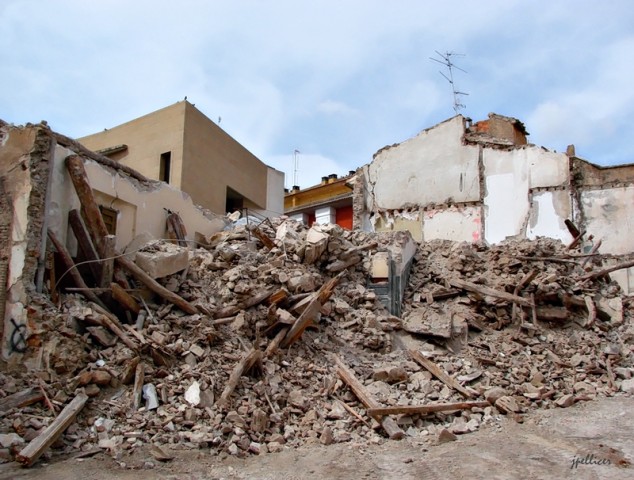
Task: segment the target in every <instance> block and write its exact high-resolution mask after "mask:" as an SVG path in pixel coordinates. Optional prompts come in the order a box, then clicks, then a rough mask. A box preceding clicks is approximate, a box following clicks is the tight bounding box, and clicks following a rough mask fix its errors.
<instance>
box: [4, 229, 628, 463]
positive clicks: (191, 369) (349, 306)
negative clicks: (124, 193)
mask: <svg viewBox="0 0 634 480" xmlns="http://www.w3.org/2000/svg"><path fill="white" fill-rule="evenodd" d="M252 227H253V226H250V227H249V228H247V227H246V226H241V227H236V228H235V229H233V230H228V231H223V232H221V233H218V234H215V235H213V236H212V237H211V238H206V239H205V244H204V245H203V244H197V245H193V246H190V247H182V246H178V245H175V244H173V243H168V242H164V241H151V242H150V243H148V244H146V245H145V246H144V247H143V248H142V249H141V251H142V252H145V254H143V255H142V256H143V257H144V259H145V260H146V261H148V260H149V261H151V259H152V255H153V254H154V255H156V256H157V257H159V256H161V257H165V258H168V257H170V256H172V255H174V254H178V253H179V252H187V251H188V250H189V251H188V255H189V262H188V264H187V266H186V268H185V269H183V270H179V271H177V272H176V273H173V274H171V275H167V276H163V277H160V278H157V281H158V282H159V283H160V284H161V285H163V286H164V287H165V288H167V289H168V290H169V291H171V292H174V293H176V294H177V295H179V296H180V297H182V298H183V299H184V300H186V301H187V302H189V303H190V304H192V305H194V306H195V308H196V309H197V310H198V312H199V313H197V314H186V313H184V312H183V311H181V310H180V309H178V308H177V307H176V306H174V305H173V304H171V303H168V302H166V301H164V300H163V299H161V298H160V297H158V296H156V295H152V293H151V292H149V291H148V290H147V289H146V288H145V287H143V285H141V284H140V283H138V282H134V281H132V282H131V283H132V284H131V285H130V288H129V289H128V291H129V293H130V296H131V297H133V299H134V300H135V302H136V303H137V304H138V308H139V312H140V313H139V314H138V315H132V314H130V311H128V313H127V314H126V313H121V312H119V315H118V316H119V320H120V324H119V325H118V326H117V319H116V318H114V320H113V319H110V323H108V319H109V317H108V315H106V313H107V312H106V313H104V312H103V311H102V310H101V309H100V307H98V306H96V305H95V304H94V303H91V302H89V301H87V300H86V299H85V298H84V297H83V296H82V295H81V294H80V293H77V292H72V293H69V292H63V291H61V292H60V295H59V299H58V300H57V303H54V302H53V301H52V300H51V297H50V296H49V295H48V294H46V295H41V296H39V297H36V299H35V302H34V303H32V304H31V305H30V321H31V323H33V324H35V325H38V329H37V331H35V332H33V335H32V336H31V337H30V338H29V339H28V345H29V348H28V350H27V353H26V354H25V355H24V358H23V359H22V362H23V363H24V364H25V365H26V366H27V368H26V369H25V368H23V366H22V365H21V366H20V368H8V370H7V371H5V372H3V373H2V374H1V376H0V413H1V415H0V458H1V459H2V461H12V460H14V459H15V457H16V455H18V453H19V452H20V451H22V450H23V449H24V447H25V445H26V444H28V443H29V442H31V441H32V440H33V439H36V438H37V437H38V435H40V434H42V432H43V431H44V429H45V428H46V426H47V425H49V424H51V423H52V422H53V420H54V419H55V417H56V416H57V415H58V414H59V413H60V412H61V411H62V409H63V408H64V407H65V406H67V405H68V404H69V403H70V402H71V401H73V399H75V398H76V397H77V396H80V395H81V396H83V395H84V394H85V395H87V396H88V397H89V399H88V401H87V403H86V405H85V406H84V407H83V409H82V410H81V411H79V412H78V413H77V414H76V417H75V421H74V422H73V423H72V424H71V425H70V427H68V429H67V430H66V431H65V432H64V433H63V434H61V435H60V436H59V438H57V439H56V441H55V442H54V443H53V444H52V446H51V448H50V449H48V450H46V451H45V452H43V458H46V457H50V456H51V455H58V454H61V455H70V454H75V455H76V454H79V455H85V456H88V455H94V454H100V453H101V454H107V455H111V456H112V457H113V458H115V459H116V460H117V461H119V462H120V463H121V464H122V465H125V459H126V457H127V456H128V455H129V454H130V453H131V452H133V451H134V450H135V449H138V448H143V447H151V448H150V451H151V452H153V453H152V454H153V455H155V459H156V460H159V461H169V460H170V458H171V456H170V454H169V452H170V451H174V450H178V449H206V450H208V451H210V452H211V453H212V454H219V455H226V454H229V455H237V456H246V455H253V454H265V453H267V452H278V451H281V450H283V449H286V448H295V447H298V446H300V445H306V444H311V443H321V444H332V443H347V444H357V445H364V444H368V443H382V442H386V441H392V440H389V439H388V433H386V432H387V430H388V428H396V429H400V430H402V432H403V434H404V435H407V436H409V437H412V438H414V439H416V440H417V441H420V442H421V443H427V442H430V443H438V442H443V441H449V440H451V439H455V435H462V434H468V433H469V432H473V431H475V430H478V429H479V428H487V427H489V426H495V425H496V423H497V422H498V421H499V420H500V418H501V416H502V415H509V416H512V417H513V418H515V419H516V420H517V421H518V422H521V421H522V418H523V415H524V414H525V413H526V412H528V411H530V410H532V409H540V408H544V409H547V408H564V407H568V406H571V405H573V404H574V403H576V402H581V401H588V400H592V399H595V398H598V397H610V396H614V395H621V394H628V393H633V392H634V379H633V373H634V365H633V364H632V355H631V353H632V339H633V338H634V327H633V326H632V323H631V318H632V301H631V299H630V298H628V297H626V296H625V295H623V294H622V292H621V290H620V289H619V287H618V285H617V284H616V283H614V282H611V281H610V280H609V278H608V277H607V276H600V277H598V278H588V279H586V280H583V279H582V278H581V277H582V276H583V275H585V274H587V273H588V272H592V271H598V270H600V269H601V268H602V264H601V262H602V256H601V255H596V256H593V257H591V260H590V261H587V262H585V265H584V266H583V267H582V265H581V264H582V262H584V261H585V259H586V258H587V257H583V256H581V252H580V250H579V249H568V248H567V247H566V245H564V244H562V243H561V242H559V241H556V240H552V239H537V240H532V241H531V240H509V241H506V242H504V243H502V244H499V245H496V246H492V247H489V246H486V245H483V244H467V243H455V242H450V241H432V242H428V243H422V244H420V245H419V246H418V249H417V251H416V255H415V257H414V261H413V265H412V270H411V273H410V276H409V284H408V286H407V288H406V289H405V294H404V302H403V305H402V315H401V317H395V316H393V315H390V314H389V312H387V310H386V309H385V307H384V306H383V305H382V304H381V302H380V301H379V299H378V298H377V294H376V293H375V292H374V291H373V290H372V289H371V288H369V286H368V285H369V284H370V283H371V282H370V280H371V279H370V277H369V271H370V266H371V260H372V257H373V255H376V254H378V253H381V252H387V251H388V247H389V246H390V245H391V244H392V243H393V242H394V239H395V236H396V235H398V233H392V234H386V233H383V234H378V233H368V232H362V231H347V230H344V229H342V228H341V227H338V226H336V225H322V226H319V227H314V229H313V230H312V231H311V230H309V228H308V227H306V226H305V225H303V224H301V223H298V222H295V221H293V220H289V219H287V218H285V217H281V218H278V219H273V220H271V222H270V223H263V224H261V225H260V226H259V227H258V232H257V234H255V233H253V232H252ZM309 232H310V233H309ZM262 235H264V236H265V237H266V238H267V239H268V240H270V241H271V243H269V242H267V241H266V240H265V241H263V240H262ZM267 245H268V246H267ZM271 245H272V248H269V247H270V246H271ZM161 252H162V253H161ZM159 254H160V255H159ZM158 263H160V260H157V264H158ZM154 267H156V271H158V269H159V267H160V265H153V268H154ZM155 275H156V274H155ZM335 278H336V280H334V281H332V282H330V281H331V280H333V279H335ZM302 319H304V320H305V321H306V325H307V328H305V329H299V332H298V336H297V337H293V338H291V337H290V336H289V332H290V331H292V330H293V327H294V326H295V325H296V322H300V321H302ZM113 323H114V326H115V329H114V330H113V329H112V328H110V327H111V326H112V324H113ZM117 329H119V333H115V331H116V330H117ZM122 337H125V338H127V339H128V341H127V342H126V343H124V342H123V341H122V339H121V338H122ZM131 347H135V348H131ZM421 357H422V358H421ZM338 362H341V363H343V364H344V365H345V367H346V368H347V369H349V370H350V371H351V373H352V374H353V375H354V377H355V378H356V379H357V380H358V381H359V382H360V383H361V386H362V388H364V391H365V393H366V394H367V395H368V396H370V397H372V399H373V401H374V402H376V405H378V409H383V410H388V411H389V414H388V415H386V414H384V413H383V410H379V413H377V414H374V416H370V415H368V413H367V409H368V407H367V405H364V403H362V402H361V401H360V399H359V397H358V395H355V394H354V393H353V390H352V389H351V387H350V385H349V383H347V380H345V378H344V374H343V373H342V368H341V367H338V366H337V365H338ZM18 397H19V399H18ZM82 398H83V397H82ZM445 404H455V405H445ZM436 405H439V406H436ZM424 406H428V407H429V408H427V410H425V409H423V408H422V407H424ZM388 407H389V408H388ZM419 407H420V408H419ZM372 408H373V409H374V410H377V408H376V407H375V406H373V407H372ZM386 416H389V418H391V419H393V422H395V427H386V422H385V421H384V418H385V417H386ZM397 437H398V435H397ZM397 437H396V438H397ZM157 452H158V453H157Z"/></svg>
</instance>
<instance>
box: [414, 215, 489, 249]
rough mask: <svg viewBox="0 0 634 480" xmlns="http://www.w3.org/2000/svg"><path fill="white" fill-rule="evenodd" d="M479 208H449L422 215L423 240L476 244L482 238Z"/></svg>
mask: <svg viewBox="0 0 634 480" xmlns="http://www.w3.org/2000/svg"><path fill="white" fill-rule="evenodd" d="M480 211H481V209H480V208H479V207H464V208H457V207H451V208H448V209H444V210H428V211H426V212H424V213H423V238H424V240H425V241H431V240H435V239H441V240H453V241H456V242H478V241H480V240H481V238H482V233H481V232H482V221H481V220H482V219H481V216H480Z"/></svg>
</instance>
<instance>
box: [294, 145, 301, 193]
mask: <svg viewBox="0 0 634 480" xmlns="http://www.w3.org/2000/svg"><path fill="white" fill-rule="evenodd" d="M298 153H300V151H299V150H297V149H295V150H293V186H295V185H297V171H298V167H299V161H298V159H297V154H298Z"/></svg>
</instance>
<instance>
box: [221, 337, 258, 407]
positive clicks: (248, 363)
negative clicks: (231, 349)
mask: <svg viewBox="0 0 634 480" xmlns="http://www.w3.org/2000/svg"><path fill="white" fill-rule="evenodd" d="M261 360H262V351H261V350H257V349H255V348H252V349H251V350H249V351H248V352H247V353H246V354H245V355H244V356H243V357H242V359H241V360H240V361H239V362H238V363H237V364H236V366H235V367H234V368H233V371H232V372H231V375H230V376H229V380H228V381H227V385H226V386H225V389H224V390H223V391H222V394H221V395H220V399H219V400H218V404H219V405H225V404H226V403H227V402H228V401H229V397H230V396H231V394H232V393H233V391H234V390H235V389H236V387H237V386H238V383H239V382H240V377H242V375H244V374H245V373H246V372H247V371H248V370H249V369H250V368H251V367H253V365H255V364H256V362H259V361H261Z"/></svg>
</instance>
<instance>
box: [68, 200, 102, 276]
mask: <svg viewBox="0 0 634 480" xmlns="http://www.w3.org/2000/svg"><path fill="white" fill-rule="evenodd" d="M68 223H70V226H71V228H72V230H73V233H74V234H75V238H76V239H77V245H78V246H79V249H80V250H81V252H82V253H83V255H84V258H85V259H86V260H87V261H88V268H90V272H91V273H92V276H93V278H94V280H95V283H97V282H99V279H100V278H101V264H100V263H99V255H98V254H97V250H95V246H94V244H93V243H92V240H91V239H90V234H89V233H88V230H86V226H85V225H84V222H83V220H82V219H81V215H80V214H79V211H78V210H77V209H73V210H71V211H70V212H68Z"/></svg>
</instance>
